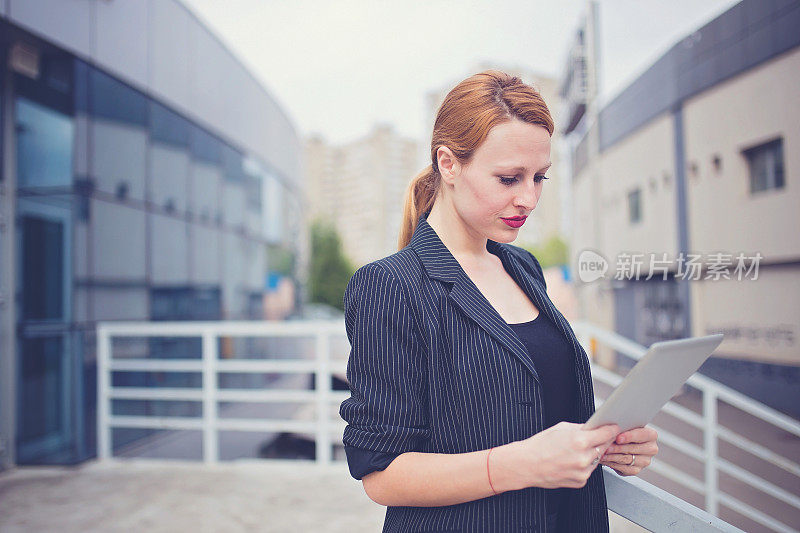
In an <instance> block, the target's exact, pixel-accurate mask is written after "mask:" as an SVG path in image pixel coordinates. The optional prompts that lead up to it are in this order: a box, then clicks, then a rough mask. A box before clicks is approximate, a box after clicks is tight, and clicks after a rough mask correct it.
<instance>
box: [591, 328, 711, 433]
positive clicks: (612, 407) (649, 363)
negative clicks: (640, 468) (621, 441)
mask: <svg viewBox="0 0 800 533" xmlns="http://www.w3.org/2000/svg"><path fill="white" fill-rule="evenodd" d="M722 337H723V335H722V333H717V334H715V335H708V336H706V337H691V338H688V339H678V340H674V341H661V342H656V343H653V344H652V345H651V346H650V349H649V350H647V352H646V353H645V354H644V355H643V356H642V358H641V359H639V361H638V362H637V363H636V365H635V366H634V367H633V368H632V369H631V371H630V372H628V375H627V376H625V379H624V380H623V381H622V383H620V384H619V385H618V386H617V388H616V389H614V391H613V392H612V393H611V395H610V396H609V397H608V398H607V399H606V400H605V401H604V402H603V403H602V404H601V405H600V407H599V408H598V409H597V410H596V411H595V412H594V414H593V415H592V416H591V417H590V418H589V420H587V421H586V425H585V426H584V427H585V428H586V429H594V428H596V427H599V426H602V425H604V424H618V425H619V430H620V433H621V432H623V431H628V430H629V429H633V428H638V427H644V426H645V425H646V424H647V423H648V422H650V421H651V420H652V419H653V417H655V416H656V414H657V413H658V412H659V411H660V410H661V408H662V407H663V406H664V404H665V403H667V402H668V401H669V399H670V398H672V397H673V396H674V395H675V393H676V392H678V390H679V389H680V388H681V385H683V384H684V383H685V382H686V380H688V379H689V378H690V377H691V375H692V374H694V373H695V372H696V371H697V369H698V368H700V365H702V364H703V361H705V360H706V359H708V356H710V355H711V354H712V352H713V351H714V350H715V349H716V348H717V346H719V345H720V343H721V342H722Z"/></svg>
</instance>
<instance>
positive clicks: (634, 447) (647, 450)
mask: <svg viewBox="0 0 800 533" xmlns="http://www.w3.org/2000/svg"><path fill="white" fill-rule="evenodd" d="M606 453H635V454H636V455H655V454H656V453H658V445H657V444H656V443H655V442H645V443H643V444H639V443H635V444H612V445H611V446H609V447H608V448H607V449H606Z"/></svg>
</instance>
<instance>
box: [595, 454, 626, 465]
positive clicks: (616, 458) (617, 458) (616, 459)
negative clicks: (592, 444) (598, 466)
mask: <svg viewBox="0 0 800 533" xmlns="http://www.w3.org/2000/svg"><path fill="white" fill-rule="evenodd" d="M631 457H633V456H632V455H631V454H629V453H607V454H605V455H604V456H603V459H602V460H601V461H600V462H601V463H603V464H606V462H610V463H614V466H617V464H620V465H629V464H631Z"/></svg>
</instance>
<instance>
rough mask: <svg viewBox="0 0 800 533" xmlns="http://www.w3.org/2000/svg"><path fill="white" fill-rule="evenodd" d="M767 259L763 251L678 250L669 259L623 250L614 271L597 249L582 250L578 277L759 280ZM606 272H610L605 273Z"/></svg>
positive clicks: (656, 254) (584, 278)
mask: <svg viewBox="0 0 800 533" xmlns="http://www.w3.org/2000/svg"><path fill="white" fill-rule="evenodd" d="M763 258H764V256H763V255H761V252H755V253H753V254H749V255H748V254H746V253H744V252H738V253H727V252H713V253H709V254H695V253H684V252H681V253H679V254H678V255H677V256H676V257H674V258H670V257H669V254H667V253H666V252H664V253H635V252H621V253H619V254H617V256H616V261H615V263H614V267H613V271H612V272H611V273H609V270H611V265H610V263H609V261H608V260H607V259H606V258H605V257H604V256H603V255H602V254H600V253H599V252H597V251H595V250H590V249H586V250H582V251H581V252H580V253H579V254H578V278H579V279H580V280H581V281H582V282H584V283H591V282H592V281H597V280H598V279H600V278H606V277H607V278H608V279H615V280H633V279H636V280H639V279H645V280H649V279H651V278H653V277H656V276H658V277H660V278H661V279H664V280H666V279H667V278H668V277H669V275H670V273H672V275H673V277H674V278H676V279H683V280H694V281H698V280H701V279H702V280H712V281H718V280H721V279H727V280H732V279H736V280H738V281H742V280H745V279H750V280H757V279H758V266H759V263H760V262H761V260H762V259H763ZM606 273H609V274H608V276H606Z"/></svg>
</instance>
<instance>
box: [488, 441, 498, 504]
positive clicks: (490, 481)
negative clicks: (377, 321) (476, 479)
mask: <svg viewBox="0 0 800 533" xmlns="http://www.w3.org/2000/svg"><path fill="white" fill-rule="evenodd" d="M492 450H494V446H492V447H491V448H489V453H487V454H486V477H488V478H489V486H490V487H492V492H494V493H495V495H497V491H496V490H494V485H492V476H491V475H490V474H489V456H491V455H492Z"/></svg>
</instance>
